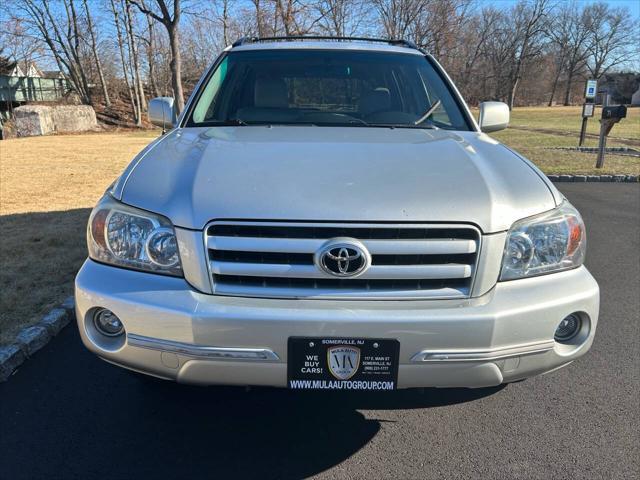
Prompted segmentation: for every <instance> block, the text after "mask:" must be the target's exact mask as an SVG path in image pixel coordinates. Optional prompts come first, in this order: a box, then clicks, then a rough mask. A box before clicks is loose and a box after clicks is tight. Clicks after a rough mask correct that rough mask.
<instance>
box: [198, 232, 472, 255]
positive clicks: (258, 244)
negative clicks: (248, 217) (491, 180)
mask: <svg viewBox="0 0 640 480" xmlns="http://www.w3.org/2000/svg"><path fill="white" fill-rule="evenodd" d="M359 241H360V242H361V243H363V244H364V246H365V247H366V248H367V250H369V253H370V254H371V255H456V254H466V253H475V251H476V242H475V241H473V240H459V239H453V240H435V239H434V240H431V239H427V240H367V239H363V240H359ZM325 243H327V239H324V238H260V237H225V236H222V235H215V236H212V237H208V238H207V247H208V248H209V249H211V250H228V251H234V252H269V253H271V252H287V253H310V254H313V253H316V251H318V250H319V249H320V248H322V246H323V245H324V244H325Z"/></svg>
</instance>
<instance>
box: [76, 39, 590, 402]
mask: <svg viewBox="0 0 640 480" xmlns="http://www.w3.org/2000/svg"><path fill="white" fill-rule="evenodd" d="M149 118H150V121H151V122H152V123H154V124H156V125H158V126H161V127H162V128H163V131H166V133H165V134H164V135H162V136H160V137H159V138H158V139H156V140H155V141H153V142H152V143H151V144H150V145H149V146H147V147H146V148H145V149H144V150H143V151H142V152H140V154H138V155H137V156H136V157H135V158H134V159H133V161H132V162H131V164H130V165H129V166H128V167H127V168H126V170H125V171H124V172H123V173H122V175H121V176H120V177H119V178H118V179H117V180H116V181H115V182H114V184H113V185H112V186H111V187H110V188H109V189H108V191H107V192H106V193H105V194H104V196H103V198H102V199H101V200H100V201H99V203H98V204H97V206H96V207H95V208H94V210H93V211H92V213H91V216H90V219H89V224H88V229H87V241H88V250H89V258H88V259H87V261H86V262H85V264H84V265H83V267H82V269H81V270H80V272H79V273H78V275H77V278H76V286H75V298H76V313H77V322H78V328H79V330H80V335H81V337H82V341H83V342H84V344H85V345H86V347H87V348H88V349H89V350H91V351H93V352H94V353H95V354H97V355H98V356H99V357H101V358H103V359H104V360H106V361H108V362H111V363H113V364H116V365H120V366H122V367H126V368H128V369H130V370H134V371H137V372H141V373H145V374H148V375H152V376H155V377H160V378H164V379H170V380H174V381H177V382H182V383H192V384H203V385H211V384H227V385H229V384H231V385H266V386H276V387H288V388H292V389H312V390H313V389H315V390H318V389H342V390H393V389H396V388H409V387H431V386H433V387H487V386H494V385H499V384H502V383H509V382H514V381H518V380H521V379H524V378H527V377H530V376H533V375H538V374H542V373H547V372H550V371H552V370H555V369H558V368H560V367H563V366H565V365H567V364H569V363H570V362H572V361H573V360H575V359H577V358H578V357H580V356H582V355H584V354H585V353H586V352H587V350H588V349H589V348H590V346H591V344H592V341H593V338H594V334H595V330H596V323H597V320H598V308H599V289H598V285H597V284H596V282H595V281H594V279H593V278H592V276H591V275H590V274H589V272H588V271H587V269H586V268H585V267H584V266H583V262H584V257H585V249H586V238H585V228H584V224H583V221H582V219H581V217H580V214H579V213H578V211H577V210H576V209H575V208H574V207H573V206H572V205H571V204H570V203H569V202H568V201H567V199H565V198H564V197H563V195H562V194H561V193H560V192H559V191H558V190H557V189H556V188H555V187H554V186H553V184H552V183H551V182H550V181H549V180H548V179H547V178H546V177H545V175H544V174H543V173H541V172H540V171H539V170H538V169H537V168H536V167H535V166H534V165H533V164H532V163H531V162H530V161H528V160H527V159H526V158H523V157H522V156H521V155H519V154H518V153H516V152H514V151H512V150H511V149H509V148H508V147H506V146H504V145H502V144H501V143H500V142H498V141H496V140H495V139H493V138H492V137H490V136H488V135H487V133H488V132H493V131H497V130H500V129H503V128H506V127H507V125H508V123H509V109H508V107H507V106H506V105H505V104H503V103H500V102H485V103H482V104H480V108H479V115H478V120H477V121H476V119H475V118H474V117H473V116H472V115H471V112H470V110H469V108H468V107H467V105H466V104H465V102H464V100H463V99H462V97H461V95H460V93H459V92H458V90H457V89H456V87H455V86H454V84H453V83H452V81H451V79H450V78H449V77H448V76H447V74H446V73H445V72H444V70H443V69H442V68H441V66H440V65H439V64H438V63H437V61H436V60H435V59H434V58H433V57H432V56H431V55H429V54H427V53H425V52H423V51H421V50H420V49H418V48H416V47H415V46H414V45H413V44H411V43H410V42H406V41H386V40H385V41H382V40H373V39H344V38H333V39H332V38H280V39H274V38H269V39H265V38H263V39H256V38H254V39H246V40H241V41H238V42H236V43H235V44H233V45H232V46H229V47H227V48H226V49H225V50H224V51H223V52H222V54H221V55H220V56H219V57H218V58H217V59H216V60H215V62H214V63H213V65H212V66H211V68H210V69H208V71H206V72H205V73H204V75H203V77H202V79H201V80H200V82H199V84H198V85H197V86H196V87H195V90H194V92H193V94H192V95H191V97H190V99H189V101H188V102H187V105H186V106H185V108H184V111H183V112H181V113H180V115H179V116H177V114H176V111H175V108H174V105H173V100H172V99H171V98H168V97H163V98H158V99H154V100H152V101H151V103H150V105H149Z"/></svg>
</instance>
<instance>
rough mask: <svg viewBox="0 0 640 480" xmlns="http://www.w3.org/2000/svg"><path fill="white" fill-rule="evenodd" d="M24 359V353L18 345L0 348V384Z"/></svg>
mask: <svg viewBox="0 0 640 480" xmlns="http://www.w3.org/2000/svg"><path fill="white" fill-rule="evenodd" d="M25 358H26V355H25V353H24V352H23V351H22V349H21V348H20V347H19V346H18V345H7V346H6V347H0V382H4V381H6V380H7V379H8V378H9V377H10V376H11V374H12V373H13V372H14V370H15V369H16V368H18V367H19V366H20V365H22V362H24V360H25Z"/></svg>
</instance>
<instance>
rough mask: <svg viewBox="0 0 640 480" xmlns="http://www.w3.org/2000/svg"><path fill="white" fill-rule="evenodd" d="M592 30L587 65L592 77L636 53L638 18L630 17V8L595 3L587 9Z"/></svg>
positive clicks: (623, 61) (596, 76)
mask: <svg viewBox="0 0 640 480" xmlns="http://www.w3.org/2000/svg"><path fill="white" fill-rule="evenodd" d="M585 15H586V17H587V20H586V21H587V22H588V25H589V31H590V34H591V42H590V44H589V48H588V54H589V61H588V64H587V66H588V68H589V71H590V72H591V76H592V77H593V78H596V79H597V78H600V77H601V76H602V75H604V74H605V73H607V72H608V71H609V70H611V69H612V68H613V67H615V66H618V65H621V64H623V63H625V62H627V61H628V60H630V59H631V58H632V57H633V56H634V55H635V54H636V53H637V51H635V49H634V48H633V47H634V46H635V47H636V48H637V45H636V42H637V41H638V36H637V33H634V31H637V28H638V21H633V20H631V15H630V13H629V11H628V9H620V8H611V7H610V6H608V5H607V4H605V3H595V4H593V5H589V6H588V7H586V9H585Z"/></svg>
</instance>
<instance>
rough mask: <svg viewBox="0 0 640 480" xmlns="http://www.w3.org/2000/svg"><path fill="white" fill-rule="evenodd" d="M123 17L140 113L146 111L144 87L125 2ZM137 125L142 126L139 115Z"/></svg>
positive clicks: (136, 47)
mask: <svg viewBox="0 0 640 480" xmlns="http://www.w3.org/2000/svg"><path fill="white" fill-rule="evenodd" d="M124 16H125V19H126V21H125V31H126V33H127V43H128V46H129V57H130V60H131V61H130V65H131V70H132V72H133V92H134V94H135V97H136V101H137V103H138V110H139V112H140V113H142V112H144V111H146V104H147V101H146V98H145V94H144V86H143V85H142V75H140V62H139V61H138V45H137V41H136V34H135V31H134V27H133V14H132V12H131V5H130V4H129V3H126V2H125V5H124ZM138 123H139V124H142V118H141V115H140V116H139V117H138Z"/></svg>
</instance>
